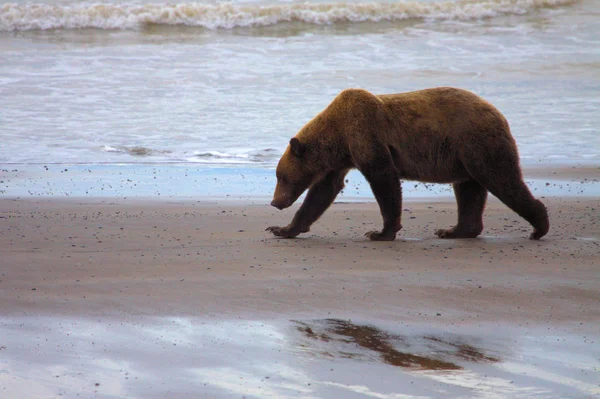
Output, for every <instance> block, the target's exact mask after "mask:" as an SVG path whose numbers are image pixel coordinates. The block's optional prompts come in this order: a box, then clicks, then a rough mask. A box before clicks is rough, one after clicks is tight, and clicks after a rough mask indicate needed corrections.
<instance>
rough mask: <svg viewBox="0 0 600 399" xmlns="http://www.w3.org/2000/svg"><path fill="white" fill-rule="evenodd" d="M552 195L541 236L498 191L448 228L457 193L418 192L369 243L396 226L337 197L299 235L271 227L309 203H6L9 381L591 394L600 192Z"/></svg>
mask: <svg viewBox="0 0 600 399" xmlns="http://www.w3.org/2000/svg"><path fill="white" fill-rule="evenodd" d="M544 201H545V203H546V204H547V206H548V208H549V211H550V214H551V230H550V233H549V234H548V236H546V237H545V238H544V239H543V240H541V241H530V240H528V239H527V237H528V235H529V232H530V229H531V228H530V226H529V225H527V224H526V222H525V221H523V220H521V219H520V218H519V217H518V216H517V215H516V214H514V213H512V212H511V211H510V210H508V209H507V208H506V207H504V206H503V205H502V204H500V203H498V202H496V201H494V200H492V201H490V203H489V205H488V207H487V209H486V212H485V215H484V224H485V230H484V232H483V235H482V236H481V237H480V238H478V239H473V240H441V239H437V238H436V237H435V236H434V234H433V233H434V231H435V229H436V228H438V227H445V226H451V225H453V224H454V221H455V218H456V210H455V207H456V205H455V204H454V203H453V202H441V203H440V202H437V203H434V202H419V203H414V202H408V203H405V204H404V212H403V226H404V230H403V231H402V232H401V234H400V236H399V238H398V239H397V240H396V241H394V242H391V243H390V242H385V243H383V242H370V241H367V240H366V239H365V238H364V237H363V234H364V233H365V232H366V231H368V230H371V229H373V228H379V226H380V223H381V220H380V216H379V210H378V208H377V206H376V205H375V204H372V203H363V204H356V203H353V204H344V203H339V204H334V206H333V207H332V208H331V209H330V210H329V211H328V212H327V213H326V214H325V216H324V217H323V218H322V219H321V220H320V221H319V222H318V223H317V224H316V225H315V226H314V227H313V229H312V231H311V232H309V233H307V234H304V235H303V236H302V237H300V238H297V239H292V240H282V239H277V238H274V237H272V236H270V235H269V234H268V233H267V232H265V231H264V229H265V228H266V227H267V226H269V225H279V224H287V222H288V221H289V220H290V219H291V217H292V215H293V211H294V210H295V208H294V209H291V210H287V211H283V212H280V211H277V210H275V209H274V208H271V207H268V206H265V205H252V204H236V203H234V202H224V203H221V204H213V203H210V202H207V201H205V202H191V201H185V202H176V201H160V202H159V201H140V200H111V199H108V200H87V199H85V200H84V199H81V200H77V199H68V200H67V199H61V200H52V199H42V200H13V199H1V200H0V265H1V267H0V301H1V302H0V303H1V304H2V305H1V315H2V317H1V320H2V325H1V326H0V337H2V336H4V337H5V338H4V341H0V350H1V351H0V355H1V358H0V359H1V363H0V389H3V390H4V391H5V392H7V393H8V394H9V396H7V397H14V396H10V395H14V394H15V392H21V393H22V392H25V393H27V392H28V393H29V396H28V397H54V396H57V395H58V394H60V393H62V394H65V396H67V397H73V396H74V394H81V396H83V397H89V396H94V397H167V396H168V397H243V396H244V395H246V396H247V397H261V398H262V397H264V398H266V397H279V398H283V397H322V398H334V397H348V398H352V397H376V398H398V397H403V398H404V397H412V396H395V395H399V394H400V393H402V394H404V395H414V396H415V397H440V396H439V395H441V393H440V392H446V393H448V392H450V395H451V396H453V395H454V397H456V396H461V395H462V397H479V396H481V397H490V396H489V395H488V396H486V395H487V394H486V392H487V393H488V394H489V393H490V392H496V393H498V392H499V396H494V397H513V398H514V397H529V396H527V395H529V394H531V393H532V392H533V394H534V396H536V395H535V393H536V392H537V394H538V396H537V397H540V396H539V395H542V396H543V397H547V398H550V397H557V398H558V397H573V398H576V397H577V398H578V397H592V396H593V395H595V394H598V393H600V387H599V384H598V381H599V380H598V378H597V376H598V374H597V373H598V367H599V366H600V362H599V360H598V359H599V357H600V356H599V354H600V350H599V349H598V348H599V345H598V338H599V337H600V332H599V330H598V321H599V320H600V289H599V288H598V287H600V284H599V283H600V273H599V269H598V265H599V264H600V203H599V202H598V199H597V198H579V199H577V198H570V199H566V198H562V199H561V198H546V199H544ZM349 320H352V322H350V321H349ZM66 326H68V327H66ZM109 326H112V327H109ZM148 331H151V332H152V333H151V334H150V333H149V332H148ZM161 331H162V332H161ZM243 331H246V333H243ZM148 334H150V335H148ZM149 337H152V338H149ZM448 337H452V338H448ZM528 337H529V338H531V337H537V338H535V339H533V340H531V339H529V338H528ZM48 339H50V341H48ZM555 339H558V340H559V341H560V340H562V341H561V342H562V344H560V345H558V346H557V344H556V342H555ZM467 341H468V342H471V343H472V342H478V344H477V345H479V346H477V345H475V344H469V345H467V347H464V345H466V344H465V343H464V342H467ZM457 342H459V343H457ZM171 344H172V345H171ZM94 345H96V346H94ZM101 345H102V348H104V352H102V351H101V350H100V346H101ZM138 345H139V347H138ZM177 345H179V347H178V346H177ZM281 345H283V346H281ZM403 345H404V346H403ZM432 345H433V346H432ZM440 345H441V346H440ZM184 347H187V348H188V349H187V350H184ZM402 348H404V349H402ZM407 348H410V350H409V349H407ZM444 348H446V349H444ZM465 348H466V349H465ZM182 350H183V352H180V351H182ZM32 351H33V352H32ZM353 351H354V352H353ZM552 351H554V352H552ZM100 353H104V355H103V356H104V357H103V356H101V355H100ZM547 353H554V354H555V355H553V356H552V357H549V356H547ZM192 354H193V359H195V363H194V361H192V360H191V359H192ZM344 354H345V355H344ZM399 354H400V355H399ZM407 354H409V355H410V356H412V357H410V356H409V357H408V358H406V357H402V356H404V355H407ZM461 354H462V355H461ZM558 354H560V356H559V355H558ZM401 355H402V356H401ZM157 356H158V358H157ZM527 356H529V358H528V357H527ZM561 356H562V357H561ZM400 358H402V359H403V360H402V361H401V360H398V359H400ZM73 359H77V360H76V361H75V360H73ZM94 359H95V360H94ZM99 359H100V360H99ZM102 359H104V360H102ZM117 359H119V360H118V361H117ZM178 359H179V361H178ZM183 359H185V360H183ZM374 359H375V360H374ZM423 359H425V360H423ZM432 359H433V361H434V363H431V360H432ZM517 359H520V360H518V361H517ZM540 359H541V360H540ZM544 359H545V360H544ZM558 359H564V361H563V360H558ZM92 360H94V361H95V363H94V362H93V361H92ZM102 362H104V363H102ZM162 362H167V363H168V364H169V367H165V364H163V363H162ZM189 362H191V363H193V364H192V365H191V364H189ZM435 362H442V363H441V366H439V364H440V363H435ZM260 364H262V365H263V366H264V367H262V366H261V367H262V368H261V367H259V366H258V365H260ZM432 364H434V365H433V366H432ZM435 364H437V365H438V366H435ZM77 365H78V366H77ZM136 365H137V366H136ZM143 365H145V366H143ZM149 365H152V367H150V366H149ZM273 365H275V366H273ZM450 365H454V366H456V367H452V366H450ZM533 365H537V366H535V367H534V366H533ZM330 366H331V367H330ZM136 367H137V368H136ZM144 367H146V369H144ZM398 367H400V368H398ZM511 367H512V368H511ZM79 369H81V370H80V371H77V370H79ZM142 369H144V370H145V371H144V372H142V371H141V370H142ZM166 369H168V371H167V370H166ZM192 369H193V370H195V371H194V373H192V374H193V375H194V376H195V377H193V378H192V377H189V378H188V377H185V378H184V377H182V376H185V375H188V374H186V373H188V372H189V370H192ZM329 369H331V371H329ZM123 370H129V371H128V373H130V374H127V375H126V374H125V373H126V372H125V371H123ZM135 370H137V374H136V372H135ZM227 370H228V371H227ZM334 370H335V371H334ZM398 370H402V371H401V372H398ZM439 370H442V371H439ZM535 370H538V371H537V372H536V371H535ZM540 370H541V371H540ZM458 372H461V373H462V374H460V376H462V377H457V374H456V373H458ZM78 373H79V374H78ZM298 373H300V374H302V375H303V376H304V377H302V378H300V377H298ZM448 373H451V374H448ZM452 373H454V374H452ZM134 374H135V375H136V378H135V379H134V378H133V377H131V376H132V375H134ZM263 374H264V375H263ZM55 375H56V376H55ZM190 375H191V374H190ZM244 375H245V376H246V380H245V381H244V380H243V376H244ZM483 375H485V376H488V375H489V376H493V378H495V380H494V381H495V382H494V383H492V382H491V378H492V377H489V378H488V377H485V378H484V377H483ZM59 376H61V377H59ZM233 376H235V378H234V377H233ZM269 376H270V377H269ZM294 376H295V377H294ZM449 376H450V377H449ZM130 377H131V378H130ZM267 377H268V378H267ZM240 378H241V379H240ZM257 378H258V379H257ZM461 378H462V379H461ZM34 380H35V381H36V382H35V383H32V381H34ZM255 380H256V381H255ZM410 381H413V382H414V384H413V383H410ZM431 381H435V382H434V383H431ZM461 381H462V382H461ZM465 381H467V382H465ZM499 381H500V382H499ZM507 381H512V382H510V383H509V382H507ZM117 382H118V383H117ZM96 384H98V385H96ZM286 384H287V385H286ZM306 384H308V385H306ZM494 387H495V388H494ZM536 390H537V391H536ZM0 392H1V391H0ZM165 395H167V396H165ZM186 395H189V396H186ZM340 395H341V396H340ZM378 395H379V396H378ZM565 395H566V396H565ZM0 396H2V395H0ZM3 397H4V396H3ZM444 397H448V396H447V395H444Z"/></svg>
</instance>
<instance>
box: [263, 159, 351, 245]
mask: <svg viewBox="0 0 600 399" xmlns="http://www.w3.org/2000/svg"><path fill="white" fill-rule="evenodd" d="M347 173H348V169H346V170H341V171H333V172H330V173H328V174H327V175H325V177H324V178H323V179H321V180H319V181H318V182H316V183H315V184H313V185H312V186H311V188H310V189H309V190H308V193H307V194H306V198H305V199H304V202H303V203H302V206H300V209H298V212H296V214H295V215H294V218H293V219H292V222H291V223H290V224H289V225H287V226H285V227H278V226H271V227H267V231H270V232H271V233H273V234H274V235H276V236H277V237H283V238H293V237H296V236H297V235H298V234H300V233H306V232H308V231H309V230H310V226H311V225H312V224H313V223H314V222H315V221H316V220H317V219H318V218H320V217H321V215H323V213H324V212H325V211H326V210H327V208H329V206H330V205H331V204H332V203H333V200H334V199H335V197H337V195H338V194H339V192H340V191H341V190H342V189H343V188H344V177H345V176H346V174H347Z"/></svg>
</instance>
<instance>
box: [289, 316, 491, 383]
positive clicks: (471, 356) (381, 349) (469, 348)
mask: <svg viewBox="0 0 600 399" xmlns="http://www.w3.org/2000/svg"><path fill="white" fill-rule="evenodd" d="M294 323H295V324H296V328H297V330H298V331H300V332H301V333H303V334H304V335H305V336H306V337H307V338H309V339H310V340H313V341H314V340H317V341H321V342H326V343H330V344H331V345H329V346H331V348H330V349H328V350H327V351H325V352H321V353H322V354H324V355H326V356H333V357H343V358H353V359H354V358H361V357H364V353H361V352H357V351H356V350H354V351H352V350H351V349H350V351H349V350H347V348H346V347H345V346H346V345H350V346H351V347H352V346H353V347H354V348H355V349H356V346H358V348H363V349H368V350H369V351H374V352H377V353H378V354H379V358H380V359H381V360H382V361H383V362H384V363H386V364H389V365H392V366H397V367H403V368H410V369H417V370H438V371H443V370H462V369H463V367H462V366H461V365H459V364H457V361H461V360H462V361H468V362H490V363H493V362H499V361H500V359H499V358H498V357H495V356H492V355H490V354H486V353H484V352H483V349H481V348H477V347H475V346H473V345H470V344H467V343H465V342H461V340H459V339H457V338H454V340H452V338H451V337H440V336H401V335H397V334H391V333H388V332H386V331H383V330H381V329H379V328H377V327H374V326H371V325H360V324H354V323H353V322H352V321H349V320H340V319H325V320H317V321H309V322H305V321H294ZM340 344H342V345H343V347H340V346H339V345H340ZM336 345H337V346H336ZM398 347H399V348H401V349H402V350H399V349H397V348H398ZM332 349H334V351H332ZM335 349H337V350H335Z"/></svg>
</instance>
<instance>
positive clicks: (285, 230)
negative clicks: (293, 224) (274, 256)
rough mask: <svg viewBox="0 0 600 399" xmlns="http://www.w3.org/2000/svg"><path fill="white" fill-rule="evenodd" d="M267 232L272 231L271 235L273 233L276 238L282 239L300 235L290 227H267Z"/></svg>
mask: <svg viewBox="0 0 600 399" xmlns="http://www.w3.org/2000/svg"><path fill="white" fill-rule="evenodd" d="M265 231H270V232H271V233H273V235H274V236H276V237H282V238H294V237H296V236H297V235H298V234H299V233H300V232H299V231H294V230H292V229H290V228H289V227H279V226H270V227H267V229H266V230H265Z"/></svg>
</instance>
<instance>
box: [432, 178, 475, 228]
mask: <svg viewBox="0 0 600 399" xmlns="http://www.w3.org/2000/svg"><path fill="white" fill-rule="evenodd" d="M452 187H453V188H454V195H455V196H456V202H457V204H458V223H457V224H456V226H454V227H453V228H451V229H447V230H446V229H439V230H437V231H436V232H435V234H436V235H437V236H438V237H440V238H475V237H477V236H478V235H479V234H481V231H482V230H483V220H482V216H483V209H484V208H485V201H486V199H487V190H486V189H485V188H484V187H483V186H482V185H481V184H479V183H477V182H476V181H475V180H469V181H466V182H461V183H454V184H453V185H452Z"/></svg>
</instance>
